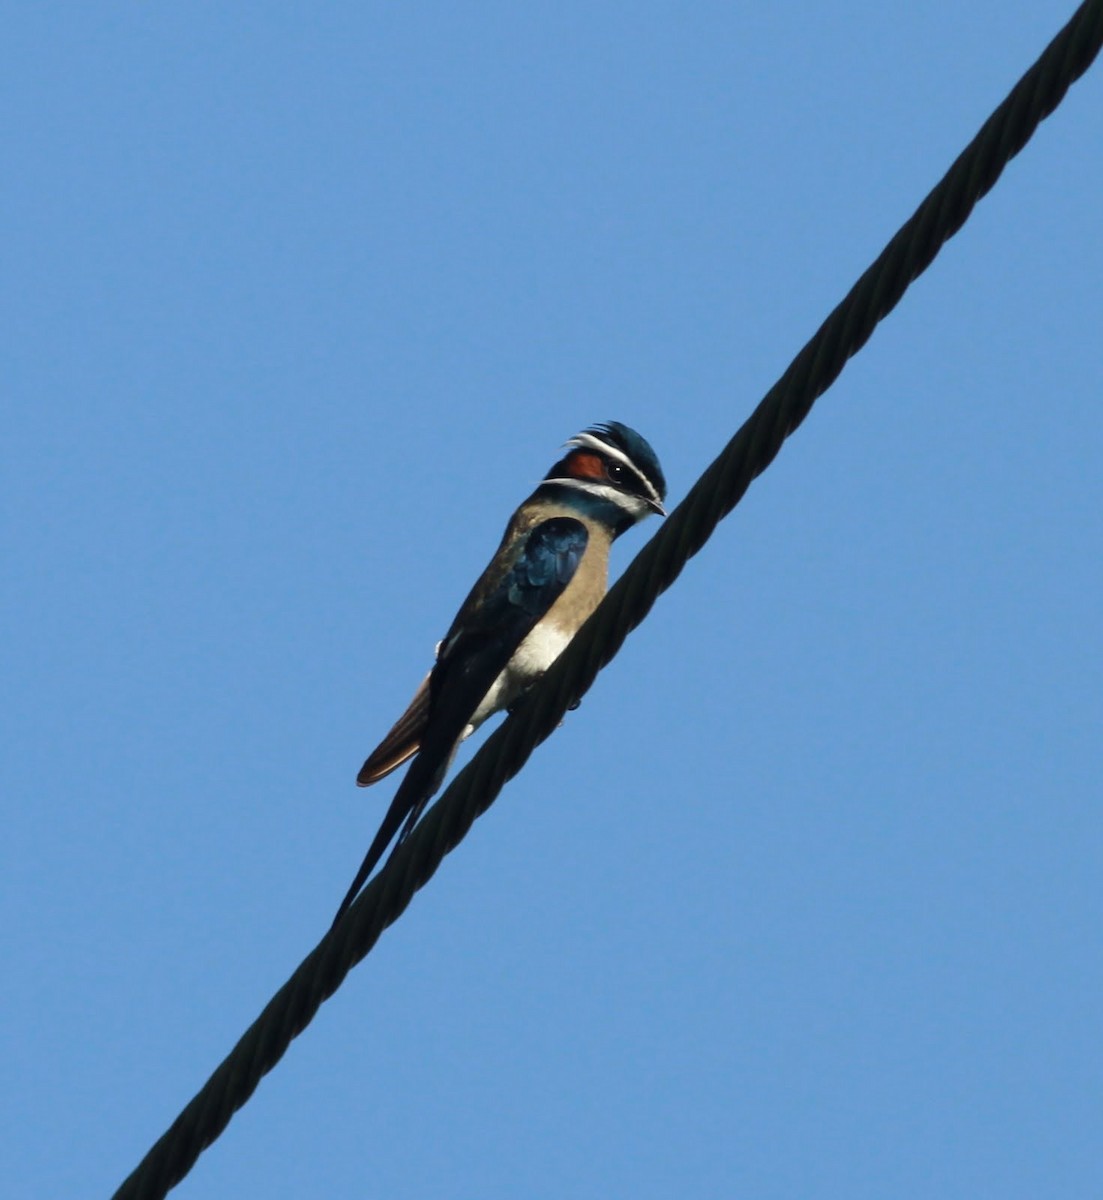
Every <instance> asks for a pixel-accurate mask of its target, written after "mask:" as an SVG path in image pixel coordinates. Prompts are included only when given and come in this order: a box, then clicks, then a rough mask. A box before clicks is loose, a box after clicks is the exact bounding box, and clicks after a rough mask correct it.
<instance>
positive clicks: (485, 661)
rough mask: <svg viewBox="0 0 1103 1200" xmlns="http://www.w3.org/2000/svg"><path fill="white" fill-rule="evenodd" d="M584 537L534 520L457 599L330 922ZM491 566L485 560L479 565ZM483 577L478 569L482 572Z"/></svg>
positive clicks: (440, 773) (568, 570)
mask: <svg viewBox="0 0 1103 1200" xmlns="http://www.w3.org/2000/svg"><path fill="white" fill-rule="evenodd" d="M587 540H588V534H587V532H586V526H585V525H583V523H582V522H581V521H579V520H576V519H575V518H574V517H552V518H550V519H549V520H547V521H542V522H541V523H540V524H539V525H536V526H534V527H533V528H532V530H531V531H530V532H529V534H528V536H527V537H526V538H525V540H524V542H523V544H522V545H521V546H520V548H519V550H518V552H517V554H516V556H515V558H514V559H513V563H512V566H510V567H508V569H507V570H506V571H505V572H504V573H502V574H501V577H500V579H499V580H498V582H497V583H496V584H495V585H492V587H491V589H490V591H489V592H488V593H487V594H486V595H484V596H482V597H481V598H480V599H479V602H478V604H477V605H472V606H471V607H470V609H469V605H468V603H467V602H465V604H464V606H463V608H461V610H460V613H459V615H458V616H457V617H456V620H455V621H454V622H453V623H452V628H451V629H450V630H449V631H448V636H447V637H446V638H445V639H444V642H443V643H442V645H441V651H440V656H439V658H438V659H437V665H436V666H435V667H434V668H433V670H432V671H431V672H430V674H429V688H428V690H429V701H428V712H427V714H426V718H425V723H424V726H423V728H422V730H421V741H420V753H419V754H418V756H417V757H416V758H415V759H414V761H413V762H412V763H411V764H410V769H409V770H408V771H407V772H406V775H405V777H404V778H403V780H402V782H401V783H400V784H399V786H398V791H397V792H395V796H394V799H393V800H392V801H391V806H390V808H389V809H388V810H387V815H386V816H385V817H384V818H383V824H382V825H380V827H379V832H378V833H377V834H376V835H375V838H374V840H373V841H372V844H371V846H370V847H369V849H368V853H367V854H366V855H365V857H364V861H363V863H361V865H360V870H359V871H357V873H356V878H355V879H354V880H353V881H352V886H351V887H350V888H349V890H348V892H347V894H346V895H345V898H344V900H342V902H341V906H340V908H339V909H338V910H337V915H336V916H335V917H334V918H333V923H334V925H336V924H337V922H338V921H339V920H340V919H341V917H342V916H344V914H345V910H346V909H347V908H348V907H349V905H350V904H351V903H352V902H353V900H354V899H355V898H356V894H357V892H359V891H360V889H361V888H362V887H363V886H364V883H365V881H366V880H367V878H368V876H369V875H371V873H372V871H374V870H375V867H376V864H377V863H378V862H379V860H380V859H381V858H382V857H383V853H384V851H385V850H386V849H387V846H388V845H389V844H390V842H391V839H392V838H393V837H394V836H395V834H396V833H398V832H399V829H400V828H401V829H402V833H401V836H400V837H399V839H398V844H399V845H401V844H402V842H403V841H405V839H406V837H407V836H408V835H409V832H410V830H411V829H413V827H414V825H415V824H416V822H417V819H418V817H419V816H420V815H421V813H422V810H423V809H424V808H425V805H426V804H427V803H428V802H429V799H430V797H432V795H433V793H434V792H435V791H436V790H437V788H438V787H440V784H441V781H442V779H443V778H444V774H445V772H446V771H447V770H448V764H449V763H450V762H451V761H452V755H453V754H454V753H455V749H456V746H457V745H458V744H459V741H460V738H461V737H462V735H463V731H464V729H465V728H466V726H467V724H468V722H469V721H470V720H471V717H472V715H473V714H474V712H475V709H476V708H478V706H479V703H480V701H481V700H482V699H483V697H484V696H485V695H486V694H487V692H488V691H490V687H491V685H492V684H493V683H494V681H495V679H497V678H498V676H499V675H500V674H501V672H502V671H503V670H504V668H505V666H506V664H507V663H508V662H509V660H510V659H511V658H512V657H513V654H514V651H515V650H516V649H517V647H518V646H520V644H521V643H522V642H523V641H524V640H525V638H526V637H527V636H528V635H529V633H531V632H532V629H533V626H535V625H536V623H537V621H539V620H540V618H541V617H542V616H543V615H544V614H545V613H546V612H547V611H548V609H549V608H551V606H552V605H553V604H554V603H555V602H556V600H558V599H559V597H560V596H561V595H562V594H563V591H564V589H565V588H566V586H567V584H568V583H570V581H571V579H572V578H573V576H574V573H575V571H576V570H577V569H578V564H579V562H581V560H582V555H583V552H584V551H585V549H586V542H587ZM495 566H496V564H494V563H492V564H491V566H490V567H488V568H487V571H488V572H489V571H491V570H494V569H495ZM486 577H487V576H486V573H484V576H483V579H484V580H485V579H486ZM482 582H483V580H480V584H481V583H482ZM480 584H476V586H475V589H474V590H473V591H472V594H471V597H469V600H471V599H473V598H474V597H476V596H479V593H480V590H481V589H480ZM377 753H378V752H377ZM369 761H370V760H369ZM366 766H367V764H365V768H366Z"/></svg>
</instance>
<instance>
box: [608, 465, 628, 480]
mask: <svg viewBox="0 0 1103 1200" xmlns="http://www.w3.org/2000/svg"><path fill="white" fill-rule="evenodd" d="M605 474H606V475H608V476H609V478H610V479H611V480H612V481H613V482H614V483H623V482H624V480H625V477H626V476H627V474H628V473H627V471H625V469H624V467H623V466H622V465H621V464H620V463H612V462H611V463H607V464H606V466H605Z"/></svg>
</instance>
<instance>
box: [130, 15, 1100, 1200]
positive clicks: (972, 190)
mask: <svg viewBox="0 0 1103 1200" xmlns="http://www.w3.org/2000/svg"><path fill="white" fill-rule="evenodd" d="M1101 44H1103V0H1085V3H1083V4H1082V5H1081V6H1080V8H1078V9H1077V11H1076V13H1075V14H1074V15H1073V17H1072V19H1071V20H1070V21H1069V23H1068V24H1067V25H1066V26H1065V27H1064V29H1062V30H1061V32H1060V33H1059V34H1058V35H1057V37H1056V38H1054V40H1053V41H1052V42H1051V43H1050V44H1049V46H1048V47H1047V48H1046V50H1045V52H1044V53H1043V54H1042V56H1041V57H1040V58H1039V59H1038V61H1037V62H1036V63H1035V64H1034V66H1032V67H1031V68H1030V70H1029V71H1027V73H1026V74H1025V75H1024V76H1023V77H1022V79H1020V81H1019V82H1018V83H1017V84H1016V86H1015V87H1014V89H1013V90H1012V91H1011V93H1010V94H1009V95H1008V97H1007V99H1006V100H1005V101H1004V102H1003V103H1002V104H1001V105H1000V106H999V108H997V109H996V111H995V112H994V113H993V114H992V116H991V117H989V119H988V120H987V121H986V122H985V123H984V125H983V127H982V128H981V130H980V132H979V133H978V134H977V136H976V137H975V138H974V139H973V141H972V142H970V144H969V146H968V147H967V148H966V149H965V151H964V152H963V153H962V154H961V155H960V156H959V157H958V158H957V160H956V161H955V162H954V164H953V165H952V166H951V167H950V169H949V171H947V173H946V174H945V175H944V176H943V178H942V180H941V181H940V182H939V184H938V186H937V187H936V188H935V189H934V190H933V191H932V192H931V193H930V195H929V196H928V197H927V198H926V199H925V200H924V201H923V203H922V204H921V205H920V206H919V208H918V209H917V210H916V211H915V213H914V214H913V215H912V217H911V218H910V219H909V220H908V221H907V222H906V223H905V224H904V225H903V226H902V227H901V229H900V231H899V232H898V233H897V234H896V236H895V237H894V238H893V239H892V241H891V242H889V244H888V246H887V247H886V248H885V249H884V251H883V252H882V253H881V255H880V256H879V257H878V258H877V260H876V261H875V262H874V263H873V265H872V266H871V267H870V268H869V269H868V270H867V271H866V272H865V273H864V274H863V275H862V277H861V278H860V279H859V280H858V282H857V283H856V284H855V285H854V287H853V288H852V289H851V290H850V292H849V293H848V294H847V296H846V298H845V299H844V300H843V301H842V303H840V304H839V305H838V307H837V308H835V310H834V311H833V312H832V313H831V315H830V316H829V317H828V318H827V320H826V321H825V322H824V323H823V324H822V325H821V326H820V328H819V329H818V330H817V332H816V334H815V336H814V337H813V338H812V339H811V340H810V341H809V342H808V343H807V345H806V346H805V347H804V349H803V350H801V352H800V353H799V354H798V355H797V357H796V358H795V359H794V360H793V362H792V364H791V365H790V366H789V368H788V370H787V371H786V372H785V374H784V375H783V376H782V377H781V378H780V379H779V380H778V382H777V383H776V384H775V385H774V386H773V387H772V388H771V389H770V391H769V392H768V393H767V394H766V396H765V398H764V399H763V400H762V402H761V404H759V406H758V407H757V408H756V409H755V411H754V412H753V413H752V415H751V417H750V419H749V420H748V421H747V422H746V423H745V424H744V425H743V427H742V428H741V429H740V430H739V432H738V433H737V434H736V435H735V437H734V438H732V440H731V441H730V442H729V443H728V445H727V446H726V447H725V449H724V451H723V453H721V455H720V456H719V458H717V459H716V461H715V462H713V463H712V465H711V466H710V467H709V468H708V470H707V471H705V473H704V475H702V476H701V478H700V479H699V480H698V482H697V483H696V484H695V485H694V487H693V488H692V489H691V490H690V492H689V493H688V495H687V496H686V498H685V499H684V500H683V501H682V503H681V504H680V505H678V507H677V509H675V511H674V512H673V513H672V514H671V515H670V517H669V518H668V519H667V520H666V521H665V522H664V524H663V525H662V526H661V527H660V529H659V532H658V533H657V534H656V535H655V537H654V538H652V540H651V541H650V542H649V543H648V544H647V545H646V546H645V547H644V549H643V550H642V551H641V552H640V553H639V554H638V555H637V557H636V558H635V560H634V561H633V562H632V564H631V565H630V566H629V568H628V569H627V570H626V571H625V573H624V575H623V576H622V577H621V579H620V580H619V581H618V583H617V584H616V585H615V586H614V587H613V588H612V589H611V591H610V592H609V594H608V596H606V598H605V600H604V601H603V602H602V604H601V605H600V607H599V608H598V610H597V611H596V612H595V613H594V614H593V616H592V617H591V618H590V619H589V621H587V622H586V624H585V626H583V628H582V629H581V630H580V632H579V633H578V634H577V636H576V637H575V638H574V639H573V640H572V641H571V643H570V645H569V646H568V647H567V649H566V650H565V651H564V653H563V654H562V656H561V657H560V658H559V659H558V660H557V661H556V663H555V664H554V665H553V666H552V668H551V669H550V670H549V671H548V672H547V674H546V675H545V676H544V677H543V678H542V679H541V680H540V682H539V683H538V684H537V685H536V687H534V688H533V690H532V692H531V693H530V694H529V696H528V697H527V699H526V701H525V703H524V704H523V705H522V706H521V708H520V709H519V710H518V711H517V712H516V713H515V714H514V715H513V716H511V717H509V718H508V719H507V720H506V721H505V723H504V724H503V725H502V726H501V727H500V728H499V729H498V730H496V731H495V733H494V734H492V735H491V737H490V738H488V740H487V741H486V743H485V745H484V746H483V747H482V748H481V749H480V750H479V752H478V754H477V755H476V756H475V757H474V758H473V759H472V760H471V762H470V763H468V765H467V766H466V767H465V768H464V769H463V770H462V771H461V772H460V773H459V775H457V776H456V778H455V780H454V781H453V782H452V784H451V785H450V786H449V787H448V789H447V790H446V791H445V793H444V795H443V796H442V797H441V798H440V800H439V801H438V802H437V803H436V804H435V805H434V806H433V808H432V809H430V811H429V812H428V813H427V814H426V816H425V817H424V818H423V820H422V821H421V822H420V823H419V824H418V826H417V827H416V828H415V830H414V831H413V833H412V834H411V836H410V837H409V838H408V839H407V841H406V842H405V843H404V844H403V845H402V846H401V847H399V849H398V850H397V852H396V853H395V854H394V855H393V857H392V858H391V860H390V862H389V863H388V865H387V867H386V868H385V869H384V870H383V871H382V872H381V873H380V874H379V875H377V876H376V877H375V879H373V880H372V881H371V882H370V883H369V884H368V885H367V887H366V888H365V889H364V891H363V892H362V893H361V894H360V896H359V898H358V899H357V900H356V902H355V904H354V905H353V906H352V908H351V909H350V910H349V912H348V913H347V914H346V916H345V918H344V920H342V921H341V922H340V924H339V925H337V926H336V927H335V928H334V929H332V930H331V931H330V932H329V933H328V934H326V936H325V937H324V938H323V939H322V941H321V942H320V943H319V944H318V945H317V946H316V947H315V949H314V950H313V951H312V952H311V953H310V954H309V955H308V956H307V957H306V958H305V959H304V960H303V962H302V963H301V965H300V966H299V968H298V969H297V970H296V971H295V973H294V974H293V975H292V976H291V978H290V979H289V980H288V981H287V983H285V984H284V986H283V987H282V988H280V990H279V991H278V992H277V993H276V995H275V996H274V997H273V998H272V1000H271V1001H270V1002H269V1003H268V1005H267V1006H266V1007H265V1009H264V1011H263V1012H262V1013H261V1014H260V1016H259V1017H258V1018H257V1020H256V1021H255V1022H254V1023H253V1024H252V1025H251V1026H250V1028H249V1029H248V1030H247V1031H246V1033H245V1034H244V1035H243V1036H242V1038H241V1040H240V1041H239V1042H238V1044H237V1045H236V1046H235V1047H234V1049H233V1050H232V1051H231V1052H230V1054H229V1055H228V1056H227V1058H226V1059H225V1060H224V1061H223V1062H222V1064H221V1065H220V1066H219V1067H218V1069H217V1070H216V1071H215V1073H214V1074H213V1075H212V1076H211V1077H210V1079H209V1080H208V1081H207V1083H206V1084H205V1085H204V1087H203V1088H202V1090H201V1091H200V1092H199V1093H198V1094H197V1095H196V1096H195V1098H194V1099H193V1100H192V1101H191V1102H190V1103H189V1104H188V1106H187V1107H186V1108H185V1109H184V1111H183V1112H182V1113H181V1114H180V1116H179V1117H177V1119H176V1120H175V1121H174V1122H173V1124H172V1125H171V1126H170V1127H169V1129H168V1130H167V1132H166V1133H165V1134H164V1135H163V1136H162V1137H161V1138H160V1139H159V1140H158V1141H157V1142H156V1143H155V1144H154V1146H153V1147H152V1149H151V1150H150V1151H149V1153H148V1154H147V1155H146V1156H145V1158H144V1159H143V1160H142V1161H141V1163H140V1164H139V1165H138V1167H137V1168H136V1169H135V1170H134V1172H133V1173H132V1174H131V1175H130V1176H129V1177H128V1178H127V1179H126V1180H125V1181H124V1182H123V1184H122V1186H121V1187H120V1188H119V1189H118V1191H117V1192H116V1193H115V1197H114V1200H160V1198H161V1197H163V1196H165V1195H166V1194H167V1193H168V1192H169V1190H170V1189H171V1188H172V1187H174V1186H175V1185H176V1184H177V1183H179V1182H180V1180H181V1179H183V1178H184V1176H185V1175H186V1174H187V1173H188V1172H189V1171H190V1170H191V1168H192V1166H194V1164H195V1162H196V1160H197V1159H198V1158H199V1155H200V1154H201V1153H202V1152H203V1150H204V1149H206V1147H207V1146H209V1145H210V1144H211V1143H212V1142H213V1141H214V1140H215V1139H216V1138H217V1137H218V1136H219V1134H221V1133H222V1131H223V1130H224V1129H225V1128H226V1126H227V1125H228V1124H229V1122H230V1118H231V1117H232V1116H233V1114H234V1113H235V1112H236V1111H237V1110H238V1109H239V1108H240V1107H241V1106H242V1105H243V1104H244V1103H245V1102H246V1101H247V1100H248V1099H249V1097H250V1096H251V1095H252V1094H253V1091H254V1090H255V1089H256V1087H257V1084H258V1083H259V1082H260V1080H261V1079H262V1078H263V1077H264V1075H266V1074H267V1073H268V1072H269V1071H270V1070H271V1069H272V1068H273V1067H274V1066H275V1065H276V1063H277V1062H279V1060H280V1058H282V1057H283V1054H284V1052H285V1051H286V1050H287V1048H288V1046H289V1045H290V1044H291V1041H292V1039H293V1038H295V1037H296V1036H297V1035H298V1034H300V1033H301V1032H302V1031H303V1030H304V1029H305V1028H306V1026H307V1025H308V1024H309V1023H310V1021H311V1020H312V1018H313V1016H314V1014H315V1013H316V1012H317V1011H318V1009H319V1007H320V1006H321V1005H322V1003H323V1002H324V1001H325V1000H327V999H328V998H329V997H330V996H331V995H332V994H333V993H334V992H335V991H336V990H337V988H338V987H339V986H340V985H341V983H342V981H343V980H344V978H345V976H346V975H347V974H348V972H349V971H350V970H351V969H352V968H353V967H354V966H355V965H356V964H357V963H358V962H359V961H360V960H361V959H362V958H364V956H365V955H367V953H368V952H369V951H370V950H371V948H372V947H373V946H374V945H375V943H376V942H377V941H378V939H379V937H380V935H381V934H382V932H383V930H384V929H386V928H387V926H388V925H390V924H392V923H393V922H394V921H396V920H397V919H398V917H400V916H401V915H402V913H403V912H404V911H405V909H406V906H407V905H408V904H409V903H410V901H411V899H412V898H413V896H414V893H415V892H416V891H418V889H420V888H421V887H423V886H424V885H425V884H426V883H427V882H428V881H429V880H430V879H431V878H432V876H433V874H434V873H435V872H436V869H437V867H438V866H440V863H441V862H442V860H443V859H444V856H445V855H446V854H447V853H449V851H451V850H452V849H453V848H454V847H455V846H456V845H457V844H458V843H459V842H460V840H461V839H462V838H463V837H464V836H465V835H466V833H467V831H468V830H469V829H470V828H471V826H472V825H473V824H474V822H475V820H476V819H477V818H478V817H479V816H481V815H482V813H484V812H485V811H486V810H487V809H488V808H489V807H490V805H491V804H492V803H493V802H494V799H495V798H496V797H497V795H498V793H499V792H500V791H501V789H502V787H503V786H504V784H505V783H506V782H507V781H508V780H509V779H511V778H512V777H513V776H514V775H516V774H517V772H518V771H519V770H520V769H521V767H522V766H524V764H525V762H526V761H527V760H528V757H529V755H530V754H531V753H532V751H533V750H534V749H535V748H536V746H538V745H539V744H540V743H541V742H542V741H544V739H545V738H547V737H548V736H549V735H550V734H551V732H552V731H553V730H554V729H555V727H556V726H557V725H558V724H559V722H560V721H561V720H562V718H563V715H564V714H565V713H566V711H567V709H568V708H570V707H571V706H572V705H573V704H575V703H577V701H578V700H579V699H581V697H582V696H583V695H584V694H585V692H586V691H587V690H588V689H589V687H590V685H591V684H592V683H593V681H594V679H595V678H596V676H597V674H598V672H599V671H600V670H601V668H602V667H604V666H605V665H606V664H607V663H608V662H609V661H610V660H611V659H612V658H613V656H614V655H615V654H616V652H617V651H618V650H619V649H620V647H621V645H622V644H623V642H624V640H625V638H626V637H627V636H628V634H629V633H630V632H631V631H632V630H633V629H635V627H636V626H637V625H639V624H640V622H641V621H642V620H643V619H644V617H645V616H646V615H647V614H648V612H649V611H650V610H651V606H652V605H653V604H654V603H655V601H656V599H657V598H658V597H659V596H660V595H661V594H662V592H664V591H665V590H666V589H667V588H668V587H669V586H670V585H671V584H672V583H673V582H674V580H675V579H677V577H678V575H679V574H680V573H681V571H682V568H683V567H684V566H685V565H686V563H687V562H688V561H689V559H690V558H691V557H692V556H693V555H694V554H696V553H697V551H698V550H700V549H701V547H702V546H703V545H704V544H705V542H706V541H707V540H708V538H709V537H710V535H711V534H712V532H713V530H714V529H715V528H716V526H717V525H718V524H719V523H720V521H721V520H722V519H723V518H724V517H725V516H726V515H727V514H728V513H729V512H730V511H731V510H732V509H733V508H734V507H735V505H736V504H737V503H738V502H739V500H740V499H741V498H742V496H743V495H744V493H745V492H746V490H747V488H748V487H749V486H750V485H751V483H752V481H753V480H754V479H755V478H756V477H757V476H758V475H760V474H761V473H762V472H763V471H764V470H765V469H766V468H767V467H768V466H769V465H770V463H771V462H772V461H773V459H774V457H775V456H776V455H777V453H778V451H779V450H780V449H781V445H782V443H783V442H784V440H785V439H786V438H787V437H788V436H789V434H791V433H792V432H793V431H794V430H795V429H796V428H797V427H798V426H799V425H800V423H801V422H802V421H803V420H804V418H805V417H806V416H807V415H808V413H809V411H810V410H811V408H812V405H813V404H814V403H815V401H816V400H817V399H818V398H819V396H821V395H822V394H823V393H824V392H825V391H826V390H827V388H828V387H830V386H831V384H832V383H833V382H834V381H835V379H836V378H838V376H839V374H840V373H841V372H842V369H843V367H844V366H845V365H846V362H847V360H848V359H849V358H850V357H851V356H852V355H854V354H856V353H857V352H858V350H860V349H861V348H862V346H863V345H865V343H866V341H867V340H868V339H869V337H870V335H871V334H872V333H873V330H874V328H875V327H876V326H877V324H878V322H880V321H881V319H882V318H883V317H885V316H886V315H887V314H888V313H889V312H890V311H891V310H892V309H893V308H894V307H895V306H896V304H897V303H898V302H899V301H900V299H901V297H902V296H903V295H904V293H905V292H906V291H907V289H908V287H909V285H910V284H911V283H912V281H913V280H915V279H916V278H917V277H918V276H919V275H920V274H922V272H923V271H924V270H926V268H927V267H928V266H929V265H930V264H931V262H932V261H933V260H934V258H935V256H936V255H937V254H938V251H939V250H940V249H941V247H942V245H943V244H944V243H945V242H946V241H947V240H948V239H949V238H951V237H952V236H953V235H954V234H955V233H956V232H957V231H958V230H959V229H960V228H961V226H962V225H963V224H964V223H965V221H966V219H967V218H968V216H969V214H970V213H971V212H972V210H973V208H974V206H975V205H976V203H977V201H978V200H980V199H981V197H982V196H984V195H985V194H986V193H987V192H988V191H989V190H990V189H991V188H992V186H993V185H994V184H995V182H996V180H997V179H998V178H999V177H1000V174H1001V172H1002V171H1003V169H1004V167H1005V166H1006V165H1007V164H1008V162H1010V160H1011V159H1012V158H1014V156H1015V155H1016V154H1018V152H1019V151H1020V150H1021V149H1022V148H1023V146H1025V145H1026V143H1027V141H1028V140H1029V139H1030V137H1031V136H1032V135H1033V133H1034V131H1035V129H1036V128H1037V127H1038V125H1039V124H1040V123H1041V122H1042V121H1043V120H1044V119H1045V118H1046V117H1047V116H1049V114H1050V113H1051V112H1053V110H1054V109H1055V108H1056V107H1057V105H1058V104H1059V103H1060V102H1061V100H1062V98H1063V97H1064V95H1065V93H1066V91H1067V90H1068V89H1069V87H1070V86H1071V85H1072V84H1073V83H1074V82H1075V81H1076V80H1077V79H1078V78H1079V77H1080V76H1081V75H1083V74H1084V72H1085V71H1086V70H1087V69H1088V67H1089V66H1090V65H1091V63H1092V61H1093V60H1094V58H1095V57H1096V55H1097V54H1098V53H1099V50H1100V46H1101Z"/></svg>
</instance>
